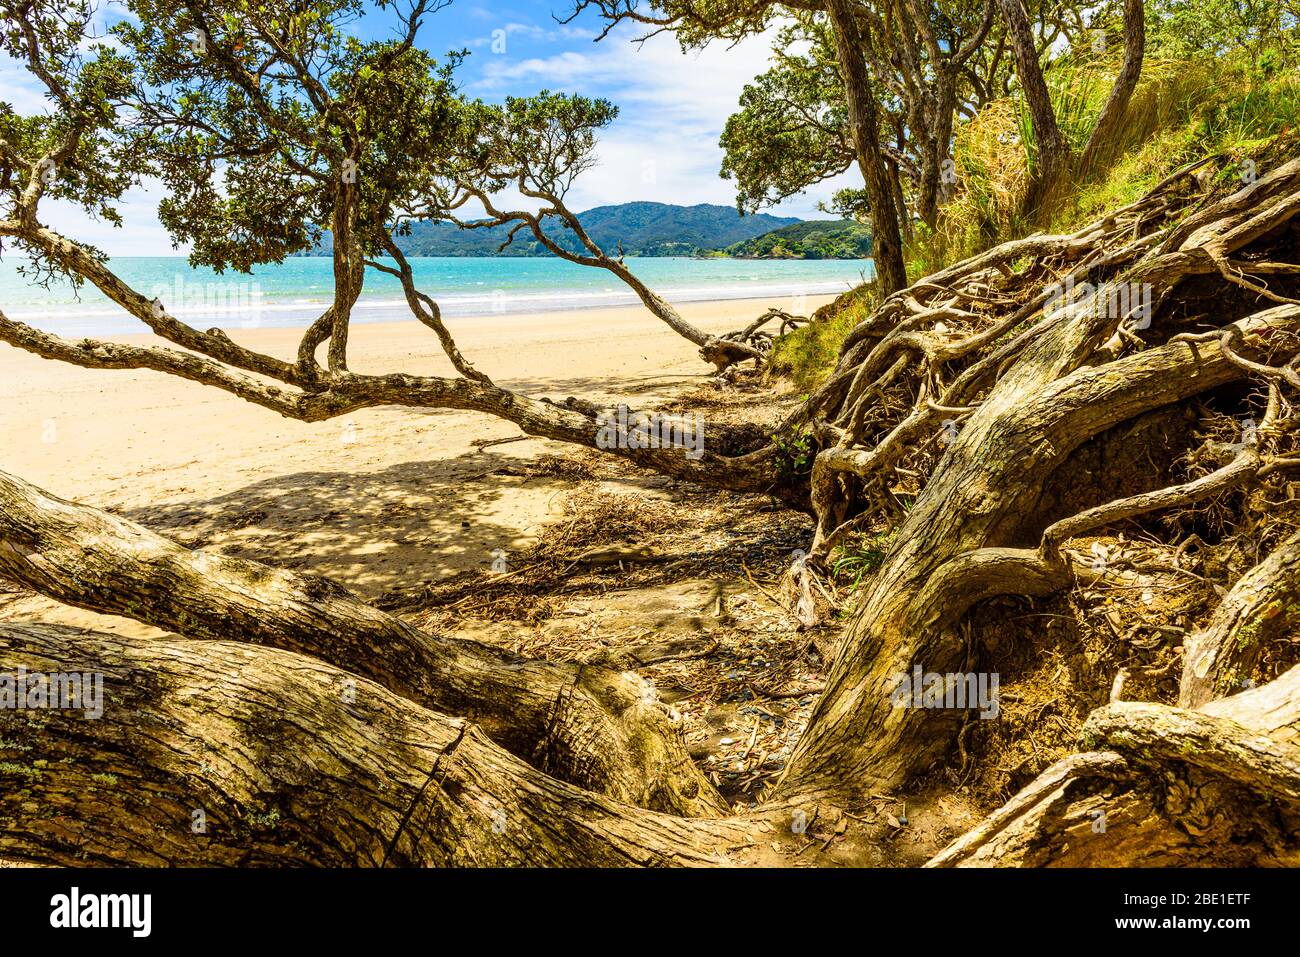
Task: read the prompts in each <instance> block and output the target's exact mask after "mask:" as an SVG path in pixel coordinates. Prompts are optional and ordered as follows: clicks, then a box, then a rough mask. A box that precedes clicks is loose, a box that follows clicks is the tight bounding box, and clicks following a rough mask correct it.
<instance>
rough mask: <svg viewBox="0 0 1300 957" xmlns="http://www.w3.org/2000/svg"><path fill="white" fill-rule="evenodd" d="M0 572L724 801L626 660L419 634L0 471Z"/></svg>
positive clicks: (565, 775)
mask: <svg viewBox="0 0 1300 957" xmlns="http://www.w3.org/2000/svg"><path fill="white" fill-rule="evenodd" d="M0 574H2V575H4V576H6V577H8V578H11V579H13V580H14V581H17V582H19V583H21V584H23V585H25V586H27V587H28V588H31V589H33V590H35V591H37V592H40V593H41V594H44V595H48V596H50V597H51V598H55V599H57V600H59V601H62V602H66V603H68V604H71V605H76V606H79V607H83V608H89V609H91V610H93V611H98V612H106V613H110V614H120V615H125V616H127V617H130V618H134V619H135V620H137V621H141V622H145V623H147V624H150V625H154V626H156V627H158V628H163V629H167V630H170V631H175V632H177V633H179V634H181V635H183V636H185V637H187V638H209V639H221V638H230V637H232V636H236V637H238V638H239V639H240V640H245V641H249V642H253V643H255V644H260V645H266V646H269V647H273V648H282V649H286V650H288V651H294V652H298V653H300V654H304V655H310V656H314V657H317V658H320V659H321V660H322V661H324V662H328V663H330V664H332V665H334V666H335V667H338V668H341V669H344V670H346V671H348V672H350V673H352V674H355V675H358V676H361V677H364V678H369V679H371V680H373V681H375V682H378V683H379V684H381V685H383V686H384V687H386V688H388V689H389V690H390V691H392V692H394V693H396V694H398V695H401V696H403V697H406V698H409V699H410V700H411V701H413V702H415V703H417V704H419V705H422V706H424V707H428V708H433V709H436V710H439V711H442V712H445V713H448V714H455V715H461V716H464V717H466V718H468V719H470V720H472V721H474V722H476V723H477V724H478V725H479V726H481V727H482V728H483V731H484V732H485V733H486V734H487V735H488V736H489V737H490V738H492V740H493V741H495V742H497V743H498V744H499V745H501V746H502V747H504V748H506V749H507V750H509V751H510V752H511V753H513V754H515V755H517V756H519V757H520V758H522V759H523V760H525V761H528V762H529V763H531V764H533V765H534V766H536V767H537V768H539V769H540V770H543V771H545V772H547V773H550V774H554V775H556V776H557V777H559V778H561V779H563V780H566V781H570V782H572V783H574V784H576V785H579V786H581V787H585V788H590V789H593V790H595V791H598V792H600V793H603V794H608V795H610V796H611V797H615V798H617V799H619V800H622V801H627V802H630V803H633V804H638V805H642V806H645V807H651V808H655V809H658V810H663V811H668V812H672V813H676V814H683V815H687V816H692V817H698V816H709V815H717V814H720V813H725V812H726V805H725V802H723V800H722V798H721V797H720V796H719V795H718V794H717V792H716V791H715V790H714V788H713V786H712V785H711V784H710V783H709V781H708V779H707V778H705V777H704V775H703V773H702V772H700V770H699V769H698V768H697V767H696V766H695V764H694V763H693V762H692V761H691V760H690V756H689V755H688V754H687V753H686V748H685V745H684V743H683V741H682V737H681V731H680V729H679V727H678V726H677V724H676V723H675V721H674V720H673V716H672V715H671V714H670V712H669V711H668V710H667V709H666V708H665V707H664V706H663V705H662V704H661V703H660V702H659V701H658V699H657V698H656V697H655V695H654V693H653V690H652V689H651V688H650V686H649V685H647V684H646V683H645V682H643V681H642V680H641V679H640V678H639V677H637V676H636V675H634V674H632V673H620V672H615V671H610V670H607V669H603V668H597V667H591V666H583V665H577V664H556V663H550V662H540V661H529V660H526V659H522V658H518V657H516V656H514V655H510V654H507V653H505V652H503V651H500V650H498V649H495V648H492V647H490V646H487V645H482V644H478V643H475V642H468V641H460V640H454V639H447V638H442V637H438V636H435V635H430V634H427V633H425V632H423V631H420V630H419V629H417V628H415V627H413V626H411V625H409V624H407V623H406V622H404V621H402V620H401V619H399V618H395V617H394V616H392V615H389V614H387V613H386V612H383V611H380V610H379V609H377V608H374V607H372V606H371V605H368V604H366V603H365V602H363V601H362V600H361V599H359V598H357V597H356V596H355V595H353V594H351V593H350V592H348V591H347V590H346V589H344V588H342V587H341V586H339V585H337V584H335V583H333V582H331V581H329V580H327V579H324V578H319V577H315V576H310V575H302V574H298V573H295V572H289V571H283V570H278V569H273V568H270V567H268V566H266V565H262V564H259V563H257V562H253V561H248V560H245V559H240V558H232V557H228V556H224V555H220V554H216V553H214V552H207V551H202V550H197V549H195V550H191V549H188V548H184V547H183V546H181V545H178V544H176V543H175V542H173V541H170V540H169V539H166V538H163V537H162V536H160V535H156V534H154V533H153V532H151V531H149V530H148V529H146V528H144V527H142V526H140V525H137V524H136V523H134V522H131V521H128V520H127V519H124V518H121V517H119V516H116V515H111V514H108V513H106V512H102V511H99V510H98V509H94V508H91V507H89V506H85V505H78V504H74V503H72V502H67V501H64V500H63V499H60V498H57V497H56V496H53V495H50V494H49V493H46V492H43V491H42V490H40V489H38V488H36V487H35V486H32V485H30V484H28V483H26V482H24V481H22V480H21V479H18V478H15V477H13V476H9V475H6V474H4V473H2V472H0Z"/></svg>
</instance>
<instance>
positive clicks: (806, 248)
mask: <svg viewBox="0 0 1300 957" xmlns="http://www.w3.org/2000/svg"><path fill="white" fill-rule="evenodd" d="M724 252H725V253H726V254H727V255H728V256H737V257H739V258H742V259H866V258H868V257H869V256H870V255H871V230H870V229H869V228H868V227H866V226H864V225H862V224H861V223H857V222H854V221H853V220H851V219H839V220H812V221H809V222H801V223H793V224H791V225H789V226H783V227H781V228H780V229H774V230H772V232H770V233H764V234H763V235H761V236H756V237H754V238H753V239H747V240H745V241H744V242H739V243H735V244H733V245H731V246H728V247H727V248H726V249H725V250H724Z"/></svg>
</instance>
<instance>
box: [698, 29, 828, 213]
mask: <svg viewBox="0 0 1300 957" xmlns="http://www.w3.org/2000/svg"><path fill="white" fill-rule="evenodd" d="M792 50H793V51H802V52H791V51H792ZM773 59H774V61H775V65H774V66H773V67H772V68H771V69H770V70H768V71H767V72H765V73H762V74H760V75H759V76H757V77H756V78H755V79H754V82H752V83H750V84H749V85H747V86H746V87H745V89H744V91H743V92H742V93H741V94H740V110H739V111H738V112H736V113H734V114H732V116H731V117H730V118H728V120H727V125H726V127H725V128H724V130H723V133H722V139H721V141H720V145H721V146H722V148H723V149H724V150H726V156H725V157H724V158H723V161H722V176H723V177H724V178H726V179H734V180H735V181H736V204H737V205H738V206H739V207H740V208H741V209H745V210H756V209H761V208H763V207H764V206H770V205H772V204H774V203H779V202H780V201H781V200H783V199H786V198H788V197H790V196H794V195H796V194H798V193H800V192H802V191H803V190H805V189H807V188H808V187H809V186H812V185H814V184H816V183H819V182H821V181H823V180H826V179H830V178H831V177H832V176H836V175H838V174H839V173H842V172H844V171H845V170H846V169H848V168H849V165H850V164H851V163H852V162H853V146H852V143H851V141H850V136H849V126H848V116H847V109H846V107H845V105H844V92H843V87H842V86H841V84H840V79H839V70H838V67H837V64H836V60H835V50H834V45H833V41H832V39H831V37H830V34H829V31H828V30H827V29H826V27H825V26H824V25H822V24H818V23H816V22H815V21H813V20H811V19H810V18H804V20H803V21H796V22H795V23H793V24H790V25H787V26H785V27H783V28H782V30H781V31H780V34H779V36H778V39H777V42H776V43H775V44H774V54H773Z"/></svg>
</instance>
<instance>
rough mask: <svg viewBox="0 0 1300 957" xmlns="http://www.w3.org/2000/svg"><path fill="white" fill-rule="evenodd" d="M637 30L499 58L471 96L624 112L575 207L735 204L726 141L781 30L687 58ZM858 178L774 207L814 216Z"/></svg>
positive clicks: (577, 191) (667, 41) (574, 197)
mask: <svg viewBox="0 0 1300 957" xmlns="http://www.w3.org/2000/svg"><path fill="white" fill-rule="evenodd" d="M636 35H637V34H636V32H635V31H634V30H631V29H627V30H616V31H614V32H613V33H611V34H610V36H609V37H607V38H606V39H604V40H602V41H600V42H599V43H595V44H592V45H591V46H590V47H589V48H588V51H586V52H583V51H577V50H566V51H564V52H561V53H557V54H554V55H553V56H547V57H530V58H526V59H522V60H511V59H509V58H508V57H492V58H489V59H488V60H487V62H485V63H483V64H482V65H481V66H482V77H481V79H480V80H478V81H477V82H474V83H471V84H469V85H468V86H467V92H469V93H471V94H476V95H480V96H485V97H496V96H500V95H502V94H504V93H505V92H517V91H520V90H523V89H541V88H548V89H552V90H558V91H562V92H566V93H580V94H583V95H586V96H601V97H605V98H607V99H609V100H612V101H613V102H614V103H615V104H616V105H617V106H618V107H619V117H618V119H616V120H615V121H614V123H612V124H611V125H610V127H609V128H608V129H607V130H605V131H604V133H603V134H602V135H601V138H600V143H599V146H598V148H597V156H598V159H599V165H598V166H597V167H596V168H595V169H593V170H591V171H590V172H588V173H586V174H585V175H584V176H583V177H582V178H581V179H579V181H578V182H577V183H576V184H575V186H574V189H573V192H572V194H571V195H570V197H569V198H570V201H571V203H572V205H573V206H574V207H575V208H578V209H583V208H587V207H590V206H603V205H607V204H613V203H624V202H630V201H632V200H638V199H642V200H654V201H658V202H663V203H680V204H682V205H693V204H695V203H718V204H721V205H730V204H732V203H733V202H734V201H735V184H734V183H732V182H730V181H727V180H723V179H721V178H720V176H719V169H720V168H721V165H722V158H723V151H722V148H721V147H720V146H719V145H718V138H719V136H720V135H721V133H722V128H723V126H724V124H725V123H726V120H727V117H728V116H730V115H731V114H732V113H734V112H735V111H736V108H737V104H738V102H739V98H740V93H741V91H742V90H743V89H744V87H745V84H747V83H749V82H750V81H752V80H753V78H754V77H755V76H757V75H758V74H759V73H761V72H763V71H764V70H766V69H767V68H768V65H769V60H770V57H771V44H772V39H773V35H774V34H773V33H772V32H769V33H767V34H765V35H762V36H757V37H752V38H750V39H747V40H745V41H743V42H741V43H738V44H735V45H734V46H725V45H722V44H716V45H712V46H709V47H706V48H705V49H704V50H701V51H689V52H683V51H682V50H681V49H680V47H679V46H678V44H677V41H676V40H675V39H674V38H673V37H672V36H670V35H667V34H661V35H659V36H655V37H652V38H650V39H649V40H647V41H645V42H644V43H640V44H638V43H634V42H632V38H633V37H635V36H636ZM853 180H854V175H853V174H849V175H848V176H847V177H844V178H843V179H842V180H841V181H840V182H832V183H827V184H821V185H820V186H817V187H815V188H814V189H813V190H811V191H810V193H809V195H808V196H805V197H800V198H798V199H795V200H791V201H789V202H787V203H785V204H783V206H782V207H781V208H780V209H778V210H775V211H776V212H781V213H785V214H787V215H798V216H808V217H815V216H819V215H822V214H820V213H818V212H817V211H816V206H817V203H818V201H819V200H825V199H829V197H830V196H831V194H832V193H834V191H835V190H836V189H838V188H841V187H842V186H844V185H850V184H851V183H852V182H853Z"/></svg>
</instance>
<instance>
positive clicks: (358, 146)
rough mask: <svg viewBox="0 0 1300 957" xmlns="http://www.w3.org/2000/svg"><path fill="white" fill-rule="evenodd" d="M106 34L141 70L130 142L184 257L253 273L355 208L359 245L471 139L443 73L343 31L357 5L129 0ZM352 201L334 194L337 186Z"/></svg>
mask: <svg viewBox="0 0 1300 957" xmlns="http://www.w3.org/2000/svg"><path fill="white" fill-rule="evenodd" d="M132 10H133V12H134V13H135V14H136V16H137V17H138V23H136V24H133V23H129V22H124V23H122V24H120V25H119V26H118V27H116V28H115V31H114V32H115V34H116V36H117V39H118V40H119V41H120V42H121V43H122V45H123V48H124V49H125V50H127V51H129V56H130V57H131V59H132V61H133V62H134V63H135V65H136V67H137V70H138V72H139V76H140V80H141V82H140V84H139V85H138V88H137V91H136V94H135V99H136V101H137V103H136V105H137V107H138V109H139V115H140V123H139V125H138V130H137V132H138V142H137V148H139V149H141V150H143V151H145V153H146V154H147V155H148V156H149V158H150V161H151V164H152V165H153V167H154V173H155V175H157V176H158V177H159V178H160V179H162V181H163V183H164V184H165V185H166V187H167V189H168V194H169V195H168V196H167V198H166V199H164V200H163V201H162V202H161V203H160V205H159V218H160V219H161V221H162V223H163V225H164V226H166V227H167V229H168V230H169V232H170V233H171V234H172V236H173V237H174V238H175V239H176V240H177V241H178V242H188V243H191V244H192V246H193V253H192V255H191V261H193V262H194V263H196V264H201V265H207V266H211V267H213V268H215V269H217V270H221V269H224V268H226V267H233V268H236V269H240V270H247V269H249V268H251V267H252V266H253V265H255V264H257V263H260V262H270V261H278V260H280V259H282V258H283V257H284V256H286V255H288V254H291V253H294V252H297V251H299V250H302V249H305V248H310V247H311V245H312V244H313V243H314V242H315V240H316V238H317V237H318V236H319V234H320V232H321V230H322V229H324V228H327V227H330V228H334V227H336V226H337V225H338V224H337V223H336V222H335V220H336V217H337V216H339V215H341V214H343V213H344V212H345V211H346V212H347V214H348V215H349V216H350V215H351V213H352V211H353V210H355V229H356V231H357V240H358V242H359V244H360V246H361V248H362V249H363V250H364V251H366V252H373V251H374V250H376V249H377V248H379V245H380V243H381V241H382V235H383V234H382V230H383V228H384V227H383V224H384V221H385V219H386V213H387V212H388V210H390V209H392V208H393V207H394V206H397V207H398V208H402V207H405V206H407V205H410V204H413V203H415V202H417V201H418V200H419V199H420V198H421V197H422V196H423V195H424V194H425V193H426V192H427V191H428V190H429V188H430V185H431V183H432V181H433V179H434V177H435V175H436V171H437V170H439V169H441V168H443V167H445V166H447V165H448V164H449V163H450V162H451V159H452V156H453V155H455V152H456V151H457V149H458V148H462V147H463V146H464V143H465V137H464V134H463V129H464V127H465V124H466V120H467V111H468V110H469V105H468V104H467V103H466V102H465V101H464V100H463V99H462V98H461V97H460V95H459V94H458V92H457V91H456V89H455V87H454V85H453V82H452V78H451V71H452V69H453V68H454V66H455V64H456V62H457V59H458V58H457V57H455V56H453V57H451V58H449V60H448V62H447V63H445V64H443V65H439V64H437V63H436V62H435V61H434V60H433V58H432V57H430V56H429V55H428V54H427V53H425V52H424V51H423V50H420V49H419V48H417V47H416V46H414V45H413V44H409V43H407V42H405V41H404V40H399V39H394V40H384V41H377V42H363V41H361V40H359V39H357V38H356V37H355V36H353V35H352V34H351V33H350V32H349V31H347V30H346V29H345V27H346V26H347V25H348V24H349V22H350V21H352V20H353V19H355V18H356V17H357V16H359V15H360V14H361V13H362V12H363V5H362V4H361V3H360V2H359V0H328V2H324V3H321V2H317V0H311V2H307V0H296V2H289V3H285V2H276V3H266V2H260V0H223V2H203V3H196V4H193V5H190V6H186V7H180V6H179V5H176V4H171V3H166V2H158V0H133V3H132ZM349 184H354V185H355V194H356V195H355V197H349V198H348V199H347V201H346V202H340V200H341V199H342V197H343V196H344V195H345V194H346V193H347V191H346V190H344V189H343V187H344V186H345V185H349Z"/></svg>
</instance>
